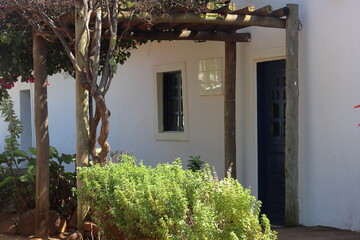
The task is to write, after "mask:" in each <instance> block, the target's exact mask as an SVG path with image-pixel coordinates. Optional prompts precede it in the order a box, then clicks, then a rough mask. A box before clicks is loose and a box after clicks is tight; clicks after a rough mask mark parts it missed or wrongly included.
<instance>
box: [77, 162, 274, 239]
mask: <svg viewBox="0 0 360 240" xmlns="http://www.w3.org/2000/svg"><path fill="white" fill-rule="evenodd" d="M78 177H79V178H80V179H81V180H82V181H83V187H82V188H81V189H80V190H79V196H80V197H81V199H82V200H83V201H85V202H86V203H87V204H89V206H90V208H91V213H92V218H93V220H94V221H95V222H96V223H97V224H98V225H99V227H100V229H102V232H103V236H104V237H105V238H106V239H108V240H109V239H158V240H161V239H190V240H191V239H211V240H213V239H215V240H216V239H229V240H230V239H231V240H235V239H257V240H260V239H264V240H265V239H266V240H271V239H276V235H275V233H274V232H272V231H271V229H270V223H269V221H268V219H267V218H266V217H265V216H262V221H260V220H259V211H260V210H259V207H260V203H259V202H258V201H256V199H255V198H254V197H253V196H251V195H250V190H248V189H244V188H243V187H242V186H241V185H240V184H239V183H238V182H237V181H236V180H234V179H231V178H225V179H223V180H220V181H219V180H218V179H217V177H216V176H213V175H212V174H211V172H210V171H209V169H205V170H204V171H190V170H183V169H182V167H181V161H180V160H176V161H175V162H174V163H173V164H159V165H158V166H157V167H156V168H151V167H148V166H145V165H143V164H142V163H141V162H140V163H136V160H135V158H134V157H130V156H123V157H122V162H120V163H118V164H109V165H107V166H105V167H104V168H102V167H100V166H98V165H96V166H94V167H88V168H81V169H80V171H79V173H78Z"/></svg>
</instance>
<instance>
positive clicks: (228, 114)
mask: <svg viewBox="0 0 360 240" xmlns="http://www.w3.org/2000/svg"><path fill="white" fill-rule="evenodd" d="M224 82H225V94H224V95H225V96H224V98H225V99H224V100H225V101H224V127H225V175H226V174H227V171H228V170H229V169H230V168H231V177H233V178H236V131H235V130H236V129H235V86H236V42H225V81H224Z"/></svg>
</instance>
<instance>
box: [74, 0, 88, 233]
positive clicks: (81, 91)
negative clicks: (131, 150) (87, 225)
mask: <svg viewBox="0 0 360 240" xmlns="http://www.w3.org/2000/svg"><path fill="white" fill-rule="evenodd" d="M83 11H84V10H83V8H82V6H81V5H80V7H79V6H77V8H76V11H75V34H76V42H79V44H78V45H77V48H78V49H76V50H77V52H76V61H77V62H78V64H79V66H80V68H81V69H83V66H84V63H83V61H82V58H81V56H80V53H81V54H83V55H84V56H85V55H86V54H85V53H86V51H87V50H86V41H87V35H86V34H85V33H81V32H80V31H81V30H80V29H81V28H82V24H83V21H82V14H84V12H83ZM82 77H84V75H83V74H82V73H81V72H79V71H77V72H76V83H75V84H76V87H75V88H76V166H77V167H84V166H87V165H88V163H89V95H88V91H87V90H86V89H85V88H83V87H82V85H81V78H82ZM76 185H77V188H78V189H80V188H81V185H82V183H81V181H79V179H77V182H76ZM86 212H87V207H86V206H84V205H83V203H82V202H81V201H80V199H78V202H77V220H78V222H77V225H78V230H79V231H80V232H83V220H84V218H85V217H86Z"/></svg>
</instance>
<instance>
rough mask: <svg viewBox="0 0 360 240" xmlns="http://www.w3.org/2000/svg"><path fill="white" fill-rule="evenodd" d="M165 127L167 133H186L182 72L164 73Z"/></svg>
mask: <svg viewBox="0 0 360 240" xmlns="http://www.w3.org/2000/svg"><path fill="white" fill-rule="evenodd" d="M163 107H164V109H163V126H164V129H163V130H164V132H165V131H181V132H182V131H184V114H183V100H182V84H181V71H175V72H166V73H163Z"/></svg>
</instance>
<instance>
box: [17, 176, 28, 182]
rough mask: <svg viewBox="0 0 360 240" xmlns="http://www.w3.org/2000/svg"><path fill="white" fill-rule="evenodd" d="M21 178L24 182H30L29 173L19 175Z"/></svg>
mask: <svg viewBox="0 0 360 240" xmlns="http://www.w3.org/2000/svg"><path fill="white" fill-rule="evenodd" d="M19 180H20V181H22V182H28V181H29V176H28V175H27V174H24V175H22V176H20V177H19Z"/></svg>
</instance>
